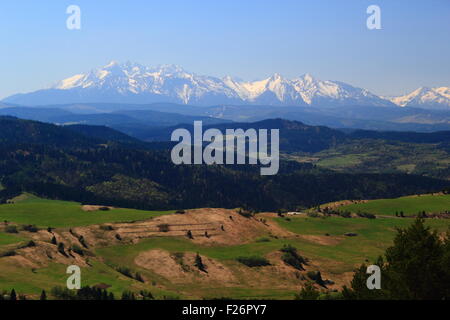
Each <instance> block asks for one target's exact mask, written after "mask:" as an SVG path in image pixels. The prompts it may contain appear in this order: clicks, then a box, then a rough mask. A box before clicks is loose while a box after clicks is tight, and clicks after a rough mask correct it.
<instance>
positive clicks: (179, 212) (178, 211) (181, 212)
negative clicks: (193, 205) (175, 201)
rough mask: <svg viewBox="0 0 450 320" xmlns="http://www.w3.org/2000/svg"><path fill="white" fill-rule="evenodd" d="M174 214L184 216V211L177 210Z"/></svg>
mask: <svg viewBox="0 0 450 320" xmlns="http://www.w3.org/2000/svg"><path fill="white" fill-rule="evenodd" d="M175 213H176V214H185V213H186V211H184V210H177V211H176V212H175Z"/></svg>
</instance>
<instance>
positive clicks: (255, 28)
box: [0, 0, 450, 98]
mask: <svg viewBox="0 0 450 320" xmlns="http://www.w3.org/2000/svg"><path fill="white" fill-rule="evenodd" d="M71 4H76V5H79V6H80V8H81V12H82V28H81V30H79V31H70V30H68V29H67V28H66V19H67V17H68V15H67V14H66V8H67V7H68V6H69V5H71ZM371 4H377V5H379V6H380V7H381V14H382V17H381V18H382V30H368V29H367V28H366V19H367V17H368V15H367V14H366V9H367V7H368V6H369V5H371ZM0 39H1V42H0V43H1V47H0V50H1V51H0V52H1V53H0V54H1V59H0V67H1V69H0V70H1V78H0V98H4V97H6V96H8V95H11V94H13V93H18V92H28V91H32V90H37V89H40V88H43V87H45V86H48V85H50V84H52V83H54V82H56V81H58V80H61V79H63V78H66V77H69V76H71V75H74V74H77V73H80V72H85V71H88V70H90V69H92V68H95V67H99V66H103V65H105V64H107V63H108V62H109V61H111V60H118V61H128V60H130V61H135V62H139V63H142V64H145V65H149V66H154V65H159V64H178V65H181V66H183V67H184V68H185V69H187V70H189V71H193V72H196V73H198V74H208V75H214V76H218V77H222V76H224V75H232V76H235V77H239V78H242V79H245V80H255V79H262V78H266V77H268V76H270V75H271V74H273V73H275V72H278V73H281V74H282V75H284V76H286V77H290V78H292V77H296V76H299V75H302V74H304V73H311V74H313V75H314V76H316V77H317V78H319V79H323V80H325V79H331V80H340V81H344V82H348V83H350V84H353V85H355V86H359V87H364V88H367V89H369V90H371V91H372V92H374V93H376V94H382V95H399V94H404V93H407V92H409V91H411V90H413V89H416V88H417V87H420V86H450V1H449V0H428V1H411V0H409V1H408V0H391V1H380V0H372V1H366V0H315V1H301V0H277V1H274V0H272V1H268V0H227V1H223V0H164V1H163V0H158V1H155V0H127V1H118V0H117V1H116V0H108V1H106V0H96V1H92V0H71V1H65V0H58V1H55V0H40V1H33V0H27V1H26V0H14V1H12V0H2V1H1V2H0Z"/></svg>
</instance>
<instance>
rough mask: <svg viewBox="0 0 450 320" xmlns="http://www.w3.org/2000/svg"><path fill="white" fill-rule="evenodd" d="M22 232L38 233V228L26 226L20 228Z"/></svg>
mask: <svg viewBox="0 0 450 320" xmlns="http://www.w3.org/2000/svg"><path fill="white" fill-rule="evenodd" d="M22 230H24V231H28V232H33V233H34V232H38V231H39V228H38V227H36V226H35V225H31V224H27V225H23V226H22Z"/></svg>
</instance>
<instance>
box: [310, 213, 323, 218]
mask: <svg viewBox="0 0 450 320" xmlns="http://www.w3.org/2000/svg"><path fill="white" fill-rule="evenodd" d="M307 216H308V217H310V218H319V217H320V214H318V213H317V212H308V213H307Z"/></svg>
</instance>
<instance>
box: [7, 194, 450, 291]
mask: <svg viewBox="0 0 450 320" xmlns="http://www.w3.org/2000/svg"><path fill="white" fill-rule="evenodd" d="M449 200H450V199H449V196H421V197H405V198H399V199H383V200H374V201H370V202H368V203H366V204H361V205H351V206H346V207H343V209H345V210H352V211H353V210H355V211H358V210H361V211H366V212H373V213H375V214H379V215H389V212H390V211H389V210H392V208H394V212H395V210H398V211H400V210H402V211H404V212H405V213H410V214H411V215H412V214H414V213H416V212H417V211H419V210H425V211H427V212H432V210H437V209H439V210H442V208H448V203H449ZM15 201H16V203H13V204H5V205H0V221H3V220H8V221H12V222H15V223H18V224H36V225H38V226H41V227H47V226H52V227H54V228H68V227H74V226H85V225H93V224H102V223H107V222H123V221H135V220H144V219H149V218H153V217H157V216H160V215H162V214H168V213H171V212H169V211H158V212H155V211H142V210H131V209H113V210H110V211H94V212H85V211H83V210H81V205H80V204H79V203H75V202H67V201H51V200H45V199H40V198H36V197H33V196H30V195H25V196H21V197H19V198H16V199H15ZM350 207H356V209H349V208H350ZM422 208H423V209H422ZM408 209H409V210H410V211H408ZM390 215H392V213H391V214H390ZM269 219H272V221H273V222H275V223H277V224H278V225H279V226H280V227H281V228H283V229H285V230H288V231H290V232H292V233H293V235H287V236H284V237H275V236H273V235H271V234H260V235H259V237H258V238H255V239H254V240H253V241H251V242H249V243H245V244H240V245H229V246H225V245H221V246H211V245H199V244H195V243H193V242H192V241H190V240H188V239H187V238H186V237H153V238H147V239H143V240H141V241H139V242H138V243H135V244H122V245H112V246H107V247H101V248H91V249H90V250H91V251H92V252H93V253H94V254H95V256H93V257H91V258H88V260H89V263H90V264H91V267H88V268H82V279H83V285H91V286H92V285H96V284H100V283H105V284H108V285H110V286H111V287H110V289H109V291H112V292H113V293H114V294H116V296H120V294H121V293H122V292H123V291H124V290H134V291H139V290H143V289H146V290H149V291H151V292H152V293H153V294H154V295H155V296H156V297H157V298H164V297H172V298H173V297H179V298H198V297H205V298H215V297H217V298H220V297H232V298H236V299H290V298H292V297H293V295H294V292H291V291H290V290H283V289H280V288H273V289H272V287H270V285H269V286H268V287H267V288H258V287H247V286H246V285H245V283H246V281H247V280H248V279H247V278H246V277H247V276H246V274H245V272H244V273H242V270H243V269H242V268H243V267H242V265H241V264H240V263H239V262H237V261H236V259H237V258H238V257H243V256H244V257H245V256H248V257H250V256H252V257H253V256H259V257H264V256H267V255H268V254H270V253H272V252H275V251H278V250H280V249H281V248H282V247H283V246H284V245H292V246H294V247H295V248H297V250H298V251H299V253H300V254H301V255H302V256H304V257H306V258H307V259H309V260H310V261H313V262H314V265H315V266H320V269H321V270H326V271H327V272H328V273H330V274H331V275H333V274H335V275H336V276H337V275H341V274H342V273H344V272H351V271H353V270H354V268H355V267H356V266H359V265H360V264H362V263H365V262H372V261H375V259H376V258H377V257H378V256H380V255H382V254H383V253H384V251H385V249H386V248H388V247H389V246H390V245H392V240H393V239H394V237H395V235H396V233H397V228H406V227H408V226H409V225H410V224H411V223H413V221H414V219H412V218H396V217H380V216H379V217H377V218H376V219H366V218H343V217H337V216H332V217H317V218H313V217H307V216H293V217H289V218H282V217H276V218H269ZM426 225H427V226H429V227H431V228H432V229H435V230H437V231H438V232H445V231H447V230H449V228H450V219H427V220H426ZM349 232H352V233H356V234H357V236H355V237H347V236H345V235H344V234H345V233H349ZM28 239H29V238H27V233H26V232H21V233H20V234H19V235H16V234H9V233H5V232H0V249H1V250H2V251H7V250H11V249H14V248H15V247H18V246H20V245H21V244H20V243H25V241H27V240H28ZM317 239H322V240H323V241H317ZM153 249H161V250H166V251H168V252H171V253H175V252H192V253H197V252H198V253H199V254H201V255H202V256H207V257H210V258H212V259H216V260H218V261H220V263H222V264H223V265H225V266H226V267H228V268H229V269H230V270H232V271H233V273H234V274H235V275H236V277H238V278H239V279H241V280H242V285H231V286H220V285H219V284H216V283H210V284H208V285H205V284H201V283H199V284H198V285H195V286H193V285H192V284H191V283H172V282H171V281H170V279H166V278H164V277H162V276H160V275H158V274H156V273H154V272H152V271H150V270H148V269H144V268H142V267H139V266H138V265H136V264H135V262H134V261H135V258H136V257H137V256H138V255H139V254H140V253H141V252H145V251H149V250H153ZM118 266H120V267H128V268H129V269H130V270H131V271H132V272H133V273H135V272H139V273H140V274H142V275H143V276H144V277H145V278H146V279H147V281H146V283H141V282H139V281H136V280H135V279H131V278H129V277H126V276H124V275H123V274H121V273H119V272H117V271H116V269H115V267H118ZM161 267H162V268H163V267H164V266H161ZM65 268H66V266H64V265H61V264H57V263H55V262H50V263H49V265H48V266H47V267H41V268H36V269H32V268H30V267H18V266H17V264H16V263H14V261H13V260H11V259H4V258H1V257H0V270H1V273H0V289H2V290H10V289H12V288H15V289H16V290H17V291H18V292H26V293H28V294H34V295H39V293H40V291H41V290H42V289H43V288H44V289H46V290H50V289H51V288H52V287H55V286H64V285H65V280H66V279H67V275H66V273H65ZM314 268H315V267H314ZM331 278H333V276H331ZM274 281H276V279H274Z"/></svg>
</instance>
